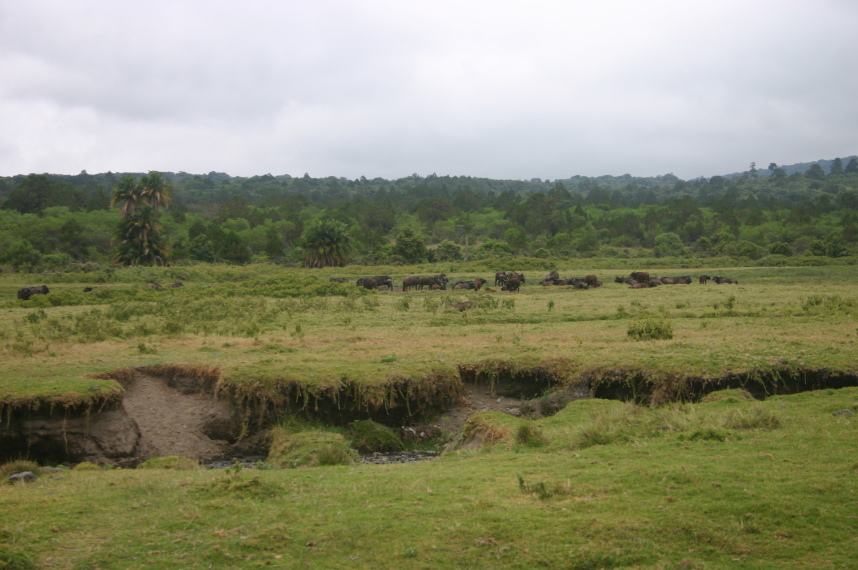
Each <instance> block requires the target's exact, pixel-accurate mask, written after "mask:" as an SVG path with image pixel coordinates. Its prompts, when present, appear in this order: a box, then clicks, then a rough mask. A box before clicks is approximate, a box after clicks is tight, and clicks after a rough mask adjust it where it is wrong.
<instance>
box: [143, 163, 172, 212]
mask: <svg viewBox="0 0 858 570" xmlns="http://www.w3.org/2000/svg"><path fill="white" fill-rule="evenodd" d="M140 195H141V196H142V197H143V200H144V201H145V202H146V203H147V204H149V205H150V206H152V207H153V208H155V209H156V210H160V209H161V208H166V207H167V206H168V204H169V203H170V201H171V200H172V199H173V186H172V184H170V181H169V180H167V179H165V178H164V177H163V176H162V175H161V173H160V172H155V171H150V172H149V174H147V175H146V176H144V177H143V178H141V179H140Z"/></svg>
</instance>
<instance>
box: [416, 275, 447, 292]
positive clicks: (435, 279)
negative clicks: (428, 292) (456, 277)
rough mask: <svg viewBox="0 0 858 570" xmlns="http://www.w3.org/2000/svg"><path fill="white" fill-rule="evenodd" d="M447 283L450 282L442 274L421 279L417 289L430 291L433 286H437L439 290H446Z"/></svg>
mask: <svg viewBox="0 0 858 570" xmlns="http://www.w3.org/2000/svg"><path fill="white" fill-rule="evenodd" d="M449 282H450V280H449V279H447V276H446V275H444V274H443V273H439V274H438V275H433V276H432V277H421V278H420V283H419V287H418V289H423V287H429V288H430V289H432V288H433V287H434V286H435V285H438V288H439V289H446V288H447V283H449Z"/></svg>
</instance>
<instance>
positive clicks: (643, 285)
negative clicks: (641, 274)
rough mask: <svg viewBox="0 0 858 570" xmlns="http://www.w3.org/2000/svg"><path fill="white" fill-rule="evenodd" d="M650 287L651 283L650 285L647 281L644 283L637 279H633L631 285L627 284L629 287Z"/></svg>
mask: <svg viewBox="0 0 858 570" xmlns="http://www.w3.org/2000/svg"><path fill="white" fill-rule="evenodd" d="M650 287H652V285H650V284H649V282H648V281H647V282H645V283H638V282H637V281H634V282H633V283H632V284H631V285H629V289H649V288H650Z"/></svg>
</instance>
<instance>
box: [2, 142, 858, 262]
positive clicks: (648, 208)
mask: <svg viewBox="0 0 858 570" xmlns="http://www.w3.org/2000/svg"><path fill="white" fill-rule="evenodd" d="M856 246H858V157H854V156H852V157H846V158H842V159H841V158H836V159H833V160H824V161H818V162H814V163H806V164H800V165H791V166H779V165H777V164H775V163H771V164H769V165H768V166H767V167H762V166H760V167H759V168H758V167H757V165H756V164H754V163H751V164H750V167H749V169H748V170H747V171H745V172H742V173H735V174H729V175H724V176H713V177H711V178H708V179H707V178H699V179H694V180H681V179H679V178H677V177H676V176H673V175H671V174H668V175H664V176H658V177H649V178H641V177H633V176H631V175H628V174H627V175H623V176H601V177H595V178H593V177H585V176H574V177H571V178H568V179H563V180H553V181H548V180H541V179H538V178H535V179H531V180H493V179H487V178H475V177H468V176H437V175H435V174H432V175H429V176H419V175H417V174H414V175H412V176H409V177H406V178H400V179H397V180H386V179H382V178H375V179H372V180H370V179H367V178H365V177H361V178H359V179H355V180H348V179H345V178H336V177H326V178H312V177H310V176H309V175H308V174H305V175H304V176H303V177H292V176H289V175H281V176H273V175H271V174H265V175H261V176H253V177H233V176H229V175H227V174H223V173H217V172H210V173H208V174H202V175H197V174H188V173H185V172H180V173H158V172H149V173H112V172H107V173H102V174H88V173H87V172H86V171H83V172H81V173H80V174H78V175H55V174H29V175H23V174H22V175H17V176H11V177H0V265H2V266H3V267H4V268H6V270H14V271H32V272H39V271H72V270H88V269H100V268H103V267H105V266H109V265H112V264H121V265H164V264H180V263H185V262H192V261H199V262H212V263H215V262H219V263H230V264H247V263H262V262H270V263H277V264H281V265H286V266H307V267H322V266H340V265H346V264H363V265H379V264H388V265H390V264H392V265H396V264H413V263H425V262H435V261H462V260H464V261H472V260H481V259H489V258H504V257H532V258H541V259H546V260H551V259H556V260H564V259H572V258H592V257H601V258H638V257H640V258H653V257H655V258H667V257H669V258H688V259H689V260H690V259H695V258H697V259H699V258H707V257H729V258H731V260H732V261H733V262H734V263H735V264H746V265H772V266H777V265H802V264H824V263H830V262H834V263H842V262H848V263H851V262H852V260H853V259H854V257H853V256H855V255H856V251H858V250H856ZM834 260H838V261H834Z"/></svg>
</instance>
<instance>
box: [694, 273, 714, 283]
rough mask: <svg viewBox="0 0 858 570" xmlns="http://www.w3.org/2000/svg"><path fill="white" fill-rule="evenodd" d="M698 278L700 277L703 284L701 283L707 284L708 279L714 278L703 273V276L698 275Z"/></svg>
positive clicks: (699, 279)
mask: <svg viewBox="0 0 858 570" xmlns="http://www.w3.org/2000/svg"><path fill="white" fill-rule="evenodd" d="M697 279H698V281H700V284H701V285H706V282H707V281H709V280H710V279H712V278H711V277H709V276H708V275H701V276H700V277H698V278H697Z"/></svg>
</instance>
